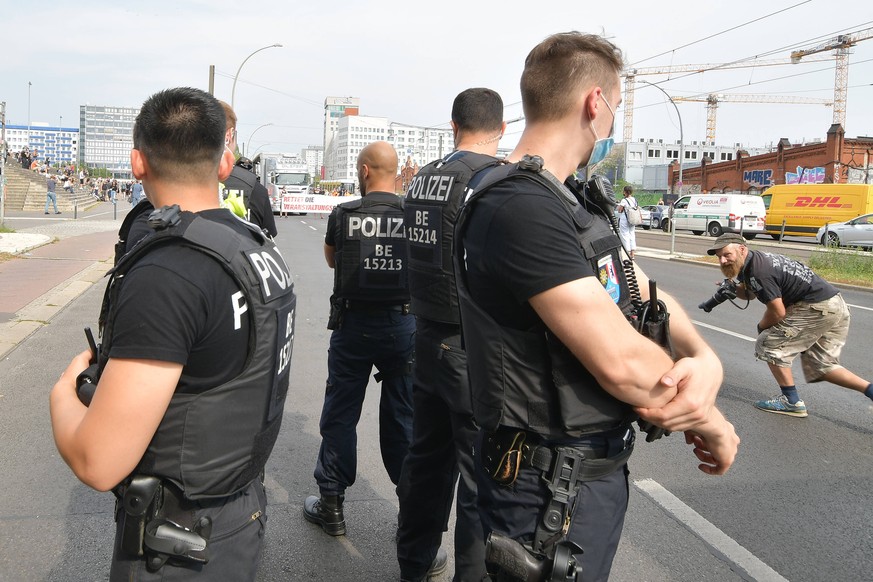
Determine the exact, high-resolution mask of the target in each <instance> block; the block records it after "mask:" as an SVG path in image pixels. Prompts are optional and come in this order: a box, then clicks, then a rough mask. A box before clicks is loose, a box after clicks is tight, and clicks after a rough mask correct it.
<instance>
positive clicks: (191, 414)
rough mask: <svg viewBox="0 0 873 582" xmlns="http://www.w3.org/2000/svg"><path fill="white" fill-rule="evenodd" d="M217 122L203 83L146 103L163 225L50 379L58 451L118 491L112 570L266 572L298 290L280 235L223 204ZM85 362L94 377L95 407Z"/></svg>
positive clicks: (88, 477) (147, 139) (115, 574)
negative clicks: (75, 351)
mask: <svg viewBox="0 0 873 582" xmlns="http://www.w3.org/2000/svg"><path fill="white" fill-rule="evenodd" d="M224 134H225V118H224V112H223V110H222V108H221V105H220V104H219V103H218V101H217V100H216V99H215V98H214V97H212V96H211V95H209V94H208V93H205V92H203V91H200V90H198V89H190V88H179V89H169V90H165V91H161V92H159V93H157V94H155V95H153V96H152V97H150V98H149V99H148V100H147V101H146V102H145V103H144V104H143V107H142V109H141V111H140V113H139V115H138V116H137V119H136V122H135V125H134V132H133V136H134V137H133V140H134V149H133V151H132V152H131V168H132V171H133V174H134V176H135V177H136V178H137V179H138V180H142V182H143V184H144V186H145V191H146V193H147V196H148V197H149V199H150V200H151V202H152V203H153V204H154V206H156V207H158V208H159V210H158V211H156V212H155V213H153V214H152V216H151V219H150V221H149V223H150V225H151V226H152V227H153V229H154V231H153V232H152V233H151V234H148V235H146V236H145V237H143V238H142V240H141V241H140V242H139V244H137V245H136V246H135V247H134V249H132V250H131V252H128V253H127V254H125V255H124V256H123V257H122V258H121V259H120V261H119V262H118V264H117V265H116V267H115V269H114V271H113V276H112V279H111V280H110V283H109V285H108V286H107V291H106V300H105V301H104V310H103V312H102V313H101V321H102V322H103V336H102V339H103V343H102V345H101V346H100V347H99V348H98V349H97V351H98V353H97V354H93V353H92V352H91V351H90V350H89V351H85V352H82V353H81V354H79V355H78V356H76V357H75V358H74V359H73V360H72V362H71V363H70V365H69V366H68V367H67V369H66V371H65V372H64V373H63V374H62V376H61V378H60V379H59V380H58V382H57V384H56V385H55V387H54V389H53V390H52V392H51V402H50V407H51V419H52V429H53V431H54V437H55V442H56V443H57V447H58V450H59V451H60V453H61V456H62V457H63V458H64V460H65V461H66V462H67V463H68V464H69V465H70V467H71V468H72V470H73V472H74V473H75V474H76V476H77V477H79V479H81V480H82V481H83V482H84V483H85V484H87V485H89V486H91V487H93V488H94V489H97V490H99V491H108V490H110V489H113V492H114V493H115V494H116V495H117V496H118V503H117V515H116V520H117V534H116V541H115V547H114V552H113V557H112V567H111V573H110V578H111V579H112V580H133V579H136V580H169V579H172V580H182V579H184V580H194V579H203V580H254V578H255V573H256V571H257V567H258V554H259V551H260V547H261V543H262V540H263V533H264V526H265V519H266V516H265V511H266V496H265V492H264V487H263V484H262V481H261V479H260V478H259V475H260V474H261V473H262V471H263V468H264V465H265V463H266V460H267V458H268V456H269V454H270V452H271V450H272V447H273V444H274V442H275V439H276V436H277V434H278V431H279V427H280V423H281V419H282V408H283V405H284V400H285V395H286V392H287V389H288V382H289V369H290V368H289V361H290V355H291V347H292V341H293V337H294V336H293V331H294V327H293V322H294V307H295V296H294V293H293V284H292V282H291V277H290V274H289V270H288V267H287V265H285V263H284V261H283V260H282V257H281V255H279V253H278V252H277V251H276V249H275V246H274V245H273V243H272V242H271V241H270V240H269V239H268V238H267V237H266V236H265V235H264V234H263V232H261V231H260V230H259V229H256V228H254V227H253V226H251V225H249V224H248V223H245V222H244V221H241V220H239V219H237V218H236V217H234V216H233V215H232V214H231V213H230V212H229V211H227V210H225V209H221V208H219V207H218V198H217V197H216V195H215V193H216V191H217V188H218V181H219V179H222V178H225V177H227V175H228V174H230V171H231V168H232V166H233V157H232V156H231V155H230V154H229V153H226V152H227V150H226V149H225V146H224ZM280 338H281V339H280ZM94 360H96V363H94V364H93V365H90V366H89V364H92V362H93V361H94ZM86 369H87V370H86ZM83 370H86V374H87V375H88V377H89V378H93V379H94V380H95V381H96V382H97V387H96V391H94V392H93V400H91V401H90V406H89V407H86V405H85V404H83V402H82V401H80V399H79V398H78V397H77V375H78V374H79V373H80V372H82V371H83ZM82 385H83V387H85V386H86V385H87V382H82ZM83 393H84V392H83ZM85 401H87V399H85ZM180 451H185V454H184V455H181V454H180Z"/></svg>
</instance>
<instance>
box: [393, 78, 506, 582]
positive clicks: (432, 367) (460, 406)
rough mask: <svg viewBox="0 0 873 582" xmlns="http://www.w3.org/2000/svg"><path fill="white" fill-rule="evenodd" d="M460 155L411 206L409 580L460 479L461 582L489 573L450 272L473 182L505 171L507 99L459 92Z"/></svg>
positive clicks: (429, 556)
mask: <svg viewBox="0 0 873 582" xmlns="http://www.w3.org/2000/svg"><path fill="white" fill-rule="evenodd" d="M451 125H452V131H453V133H454V142H455V150H454V151H453V152H452V153H450V154H449V155H448V156H446V157H445V158H443V159H441V160H437V161H435V162H433V163H431V164H428V165H427V166H425V167H424V168H422V169H421V171H419V172H418V174H416V175H415V177H413V179H412V183H411V184H410V187H409V190H408V191H407V193H406V200H405V205H404V210H405V217H406V223H405V224H406V235H407V236H406V238H407V243H408V244H409V286H410V294H411V296H412V312H413V313H414V314H415V316H416V333H415V354H416V356H415V379H414V384H413V415H414V419H415V420H414V422H413V440H412V446H411V447H410V450H409V456H408V457H407V458H406V461H405V463H404V464H403V473H402V476H401V479H400V485H399V487H398V488H397V493H398V497H399V499H400V525H399V535H398V541H397V558H398V561H399V562H400V576H401V578H402V579H403V580H422V579H424V577H425V576H426V574H427V572H428V570H429V569H430V568H431V566H432V564H433V561H434V560H435V559H436V558H437V554H438V549H439V546H440V539H441V537H442V532H444V531H446V529H447V527H448V521H449V514H450V512H451V508H452V498H453V496H454V495H453V494H454V487H455V481H456V480H458V475H459V472H460V481H459V482H458V505H457V520H456V525H455V578H454V579H455V580H456V581H461V580H469V581H479V580H481V579H482V577H483V576H484V575H485V540H484V538H483V537H482V524H481V522H480V520H479V510H478V508H477V507H476V480H475V475H474V472H473V458H472V448H473V440H474V438H475V436H476V434H477V433H478V427H477V426H476V424H475V422H474V421H473V411H472V409H471V403H470V388H469V384H468V382H467V357H466V354H465V353H464V350H463V347H462V346H461V327H460V319H459V314H458V297H457V292H456V291H455V277H454V273H453V266H452V253H451V250H452V238H453V236H452V235H453V232H454V226H455V219H456V218H457V216H458V210H459V208H460V206H461V203H462V202H463V201H464V194H465V191H466V189H467V185H468V184H469V183H470V182H471V180H475V178H474V176H477V175H480V173H481V172H483V171H485V170H487V169H489V168H493V167H494V166H496V165H497V164H498V160H497V158H496V157H495V155H496V153H497V143H498V142H499V141H500V138H501V137H502V136H503V131H504V130H505V129H506V124H505V123H504V122H503V101H502V100H501V99H500V95H498V94H497V93H496V92H494V91H492V90H491V89H484V88H475V89H467V90H466V91H463V92H461V93H460V94H459V95H458V96H457V97H456V98H455V101H454V103H453V105H452V121H451Z"/></svg>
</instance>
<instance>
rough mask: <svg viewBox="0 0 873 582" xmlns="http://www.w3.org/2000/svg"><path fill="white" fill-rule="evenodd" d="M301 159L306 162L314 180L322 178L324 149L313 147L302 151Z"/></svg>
mask: <svg viewBox="0 0 873 582" xmlns="http://www.w3.org/2000/svg"><path fill="white" fill-rule="evenodd" d="M300 157H301V158H303V160H304V161H305V162H306V170H307V171H308V172H309V175H310V176H312V177H313V178H321V177H322V175H321V169H322V168H323V167H324V148H323V147H322V146H316V145H311V146H307V147H305V148H303V149H302V150H300Z"/></svg>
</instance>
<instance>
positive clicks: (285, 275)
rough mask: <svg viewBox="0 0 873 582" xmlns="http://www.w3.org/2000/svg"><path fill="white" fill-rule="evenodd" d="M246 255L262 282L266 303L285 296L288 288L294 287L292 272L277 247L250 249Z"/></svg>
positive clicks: (262, 294)
mask: <svg viewBox="0 0 873 582" xmlns="http://www.w3.org/2000/svg"><path fill="white" fill-rule="evenodd" d="M245 257H246V259H248V261H249V264H250V265H251V266H252V268H253V269H254V270H255V273H256V274H257V279H258V280H259V281H260V283H261V284H260V289H261V298H262V299H263V300H264V303H269V302H270V301H273V300H274V299H277V298H279V297H281V296H283V295H284V294H285V292H286V291H287V290H289V289H293V287H294V282H293V281H292V280H291V272H290V271H289V270H288V265H286V264H285V259H283V258H282V255H280V254H279V250H278V249H277V248H276V247H263V248H261V249H258V250H256V251H249V252H247V253H245Z"/></svg>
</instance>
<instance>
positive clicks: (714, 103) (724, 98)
mask: <svg viewBox="0 0 873 582" xmlns="http://www.w3.org/2000/svg"><path fill="white" fill-rule="evenodd" d="M673 101H677V102H678V101H695V102H703V103H706V141H708V142H714V141H715V113H716V109H718V104H719V103H720V102H726V103H796V104H815V105H833V104H834V102H833V100H830V99H816V98H814V97H791V96H780V95H741V94H739V93H720V94H719V93H710V94H709V95H695V96H691V97H673Z"/></svg>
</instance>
